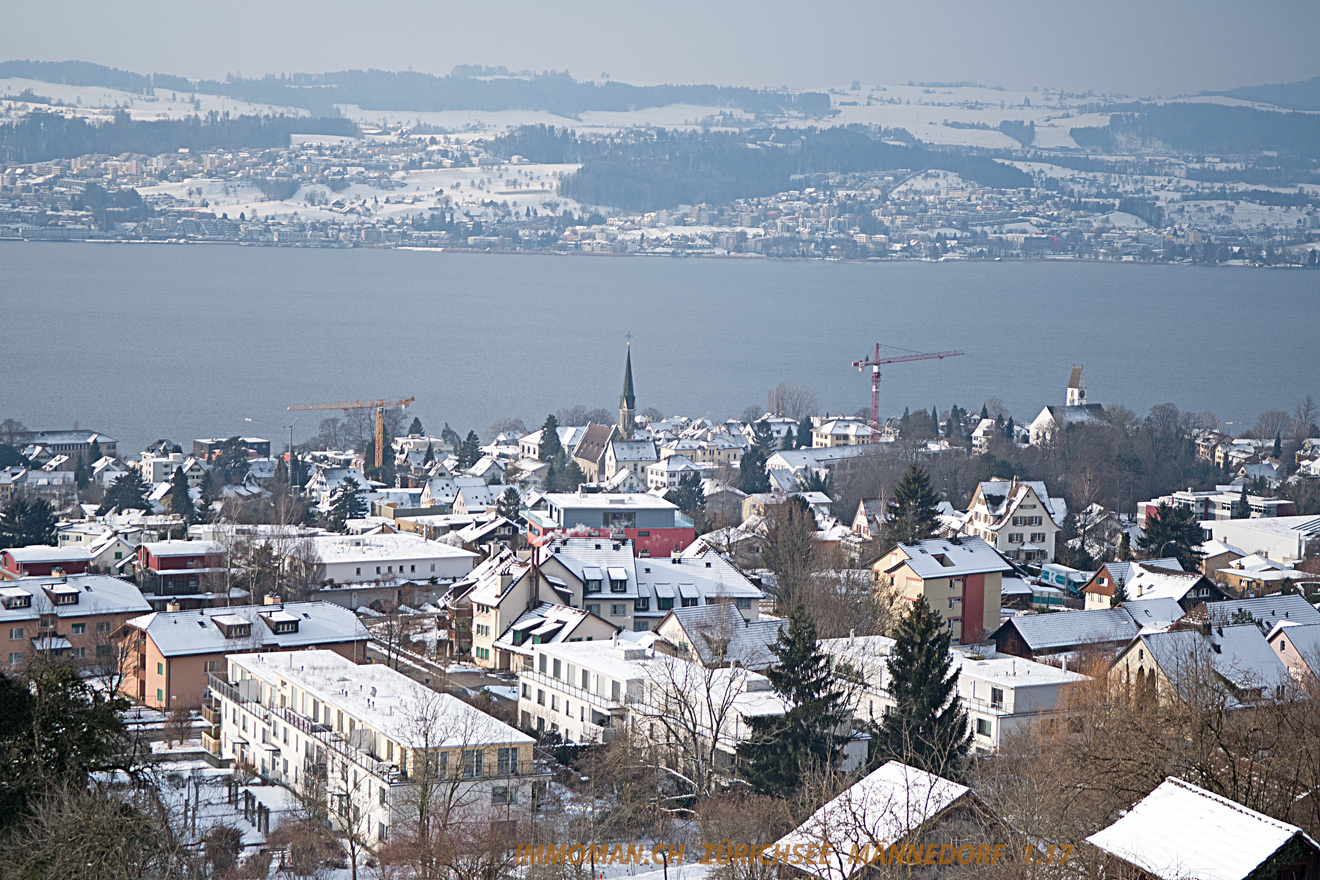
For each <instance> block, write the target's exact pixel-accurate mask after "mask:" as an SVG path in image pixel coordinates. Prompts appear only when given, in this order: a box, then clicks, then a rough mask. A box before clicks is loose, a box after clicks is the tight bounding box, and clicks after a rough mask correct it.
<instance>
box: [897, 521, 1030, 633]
mask: <svg viewBox="0 0 1320 880" xmlns="http://www.w3.org/2000/svg"><path fill="white" fill-rule="evenodd" d="M872 570H873V572H874V576H875V583H876V587H877V588H878V589H880V590H882V591H887V590H892V591H894V593H895V594H896V595H897V596H899V597H900V598H903V599H906V600H908V601H910V602H915V601H916V600H917V599H919V598H925V600H926V602H927V604H929V605H930V607H931V608H932V609H933V610H934V611H935V613H936V614H938V615H939V616H940V618H941V619H943V620H944V622H945V624H946V625H947V626H948V627H949V633H950V635H951V636H952V639H953V643H954V644H975V643H977V642H980V641H982V640H983V639H985V638H986V636H987V635H988V634H989V633H990V632H993V631H994V630H995V629H996V628H998V626H999V610H1000V605H1001V603H1002V593H1003V584H1002V578H1003V576H1004V574H1005V573H1006V572H1007V573H1011V572H1012V571H1013V567H1012V566H1011V565H1009V564H1008V563H1007V562H1006V561H1005V560H1004V558H1003V557H1002V556H1000V555H999V553H997V552H996V551H995V549H994V548H993V547H991V546H990V545H989V544H987V543H986V542H985V541H983V540H982V539H981V538H952V539H949V540H943V539H933V540H929V541H918V542H916V543H914V544H896V545H894V547H893V549H891V550H890V551H889V552H888V553H886V554H885V555H884V556H882V557H880V558H879V559H878V560H876V562H875V564H874V565H873V566H872Z"/></svg>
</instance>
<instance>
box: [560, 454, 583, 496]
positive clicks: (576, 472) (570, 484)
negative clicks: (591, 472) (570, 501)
mask: <svg viewBox="0 0 1320 880" xmlns="http://www.w3.org/2000/svg"><path fill="white" fill-rule="evenodd" d="M563 473H564V476H563V480H564V491H565V492H576V491H577V489H578V486H581V485H582V484H583V483H585V482H586V481H587V475H586V474H585V473H583V472H582V465H580V464H578V463H577V462H576V461H575V460H573V459H571V458H570V459H568V465H567V466H565V468H564V471H563Z"/></svg>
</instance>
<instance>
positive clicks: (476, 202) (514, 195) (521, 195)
mask: <svg viewBox="0 0 1320 880" xmlns="http://www.w3.org/2000/svg"><path fill="white" fill-rule="evenodd" d="M577 167H578V166H576V165H533V164H528V165H498V166H489V167H481V168H443V169H435V170H425V171H399V172H395V173H394V174H393V175H392V176H391V178H390V180H391V185H389V186H386V185H377V184H369V183H354V184H352V185H351V186H349V187H348V188H347V189H344V190H342V191H340V192H335V191H334V190H332V189H330V188H329V187H327V186H323V185H320V184H311V185H307V186H303V187H301V188H300V189H299V190H298V192H296V193H294V195H293V197H292V198H289V199H285V200H283V201H272V200H267V199H266V198H265V196H264V195H262V193H261V192H260V191H259V190H258V189H257V188H256V187H255V186H252V185H250V184H245V183H237V182H233V181H224V180H214V179H210V178H205V177H196V178H188V179H186V180H182V181H179V182H177V183H164V184H159V185H157V186H144V187H139V188H138V192H139V193H140V194H141V195H142V198H143V199H145V200H146V201H147V202H149V203H156V204H163V203H169V202H170V201H171V200H177V201H175V202H174V204H178V203H180V202H182V203H189V204H193V205H196V206H198V207H200V206H201V201H202V200H203V199H205V200H206V202H207V207H206V210H207V211H211V212H214V213H215V214H216V215H217V216H219V215H221V214H228V215H229V218H230V219H231V220H237V219H238V217H239V215H240V214H242V215H244V216H245V217H246V218H247V219H249V220H250V219H252V218H253V217H255V216H261V217H275V218H281V219H286V218H287V219H292V218H293V217H294V215H297V217H298V219H301V220H332V219H333V220H340V221H342V220H344V219H345V218H351V217H354V216H357V217H361V218H362V219H364V220H366V219H389V218H399V217H414V216H417V215H425V214H429V213H433V212H434V211H438V210H440V209H442V208H443V209H452V210H454V211H456V212H457V213H458V214H460V215H471V217H472V218H473V219H482V218H485V217H494V216H495V215H496V214H498V213H500V211H499V208H498V207H494V206H492V204H491V203H494V205H496V206H503V205H505V204H507V206H508V209H509V210H510V211H515V210H516V211H519V212H522V211H525V210H526V209H528V208H531V209H533V210H535V211H538V212H541V213H544V212H546V211H550V212H552V213H560V212H562V211H564V210H566V209H567V210H572V211H573V212H574V213H578V212H580V211H581V210H582V206H581V205H579V204H578V203H577V202H574V201H573V200H571V199H565V198H564V197H562V196H560V195H558V194H557V193H556V191H555V188H556V186H557V185H558V182H559V176H560V175H561V174H569V173H572V172H573V171H575V170H576V169H577ZM190 190H191V191H192V192H193V195H191V196H189V195H188V192H189V191H190ZM198 190H200V191H201V192H200V194H198Z"/></svg>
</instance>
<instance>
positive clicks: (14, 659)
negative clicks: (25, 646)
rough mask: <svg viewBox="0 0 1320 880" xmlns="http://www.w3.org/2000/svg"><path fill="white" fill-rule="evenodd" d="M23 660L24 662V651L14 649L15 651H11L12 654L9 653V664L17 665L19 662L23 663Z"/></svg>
mask: <svg viewBox="0 0 1320 880" xmlns="http://www.w3.org/2000/svg"><path fill="white" fill-rule="evenodd" d="M22 662H23V652H22V651H14V652H11V653H10V655H9V665H10V666H15V665H17V664H19V663H22Z"/></svg>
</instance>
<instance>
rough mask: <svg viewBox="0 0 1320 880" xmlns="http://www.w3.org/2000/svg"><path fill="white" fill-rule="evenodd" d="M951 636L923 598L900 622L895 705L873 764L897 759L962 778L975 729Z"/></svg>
mask: <svg viewBox="0 0 1320 880" xmlns="http://www.w3.org/2000/svg"><path fill="white" fill-rule="evenodd" d="M949 639H950V635H949V629H948V627H947V626H945V625H944V621H943V620H942V619H941V618H940V616H939V615H938V614H936V613H935V611H934V609H932V608H931V607H930V605H929V604H927V602H926V600H925V598H924V597H922V598H920V599H918V600H917V601H916V603H914V604H913V606H912V608H911V610H910V611H909V612H908V614H907V615H906V616H905V617H904V618H903V620H902V622H901V623H900V624H899V626H898V631H897V633H896V634H895V642H894V649H893V652H892V653H891V654H890V655H889V660H888V661H887V667H888V672H889V685H888V690H889V696H890V697H891V698H892V699H893V701H894V705H893V706H892V707H891V708H889V709H887V710H886V711H885V714H884V718H883V719H882V720H881V722H880V724H879V726H878V727H876V728H875V730H874V733H873V735H872V737H871V754H870V761H869V763H870V766H871V767H872V768H874V767H878V766H880V765H881V764H883V763H884V762H885V761H890V760H894V761H902V762H903V763H904V764H907V765H909V766H911V767H916V768H918V769H920V770H925V771H926V772H928V773H935V774H938V775H940V776H943V777H945V778H948V779H955V780H956V779H959V778H961V776H962V764H963V758H964V757H965V756H966V755H967V748H968V745H969V744H970V742H971V732H970V731H969V730H968V728H967V712H966V710H965V709H963V706H962V702H961V700H959V698H958V670H957V669H954V668H953V658H952V657H951V656H950V655H949Z"/></svg>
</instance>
